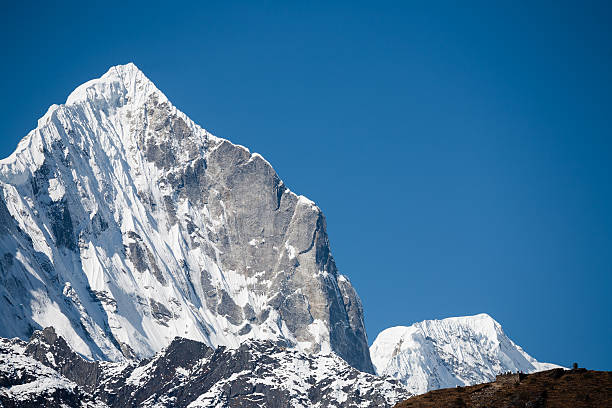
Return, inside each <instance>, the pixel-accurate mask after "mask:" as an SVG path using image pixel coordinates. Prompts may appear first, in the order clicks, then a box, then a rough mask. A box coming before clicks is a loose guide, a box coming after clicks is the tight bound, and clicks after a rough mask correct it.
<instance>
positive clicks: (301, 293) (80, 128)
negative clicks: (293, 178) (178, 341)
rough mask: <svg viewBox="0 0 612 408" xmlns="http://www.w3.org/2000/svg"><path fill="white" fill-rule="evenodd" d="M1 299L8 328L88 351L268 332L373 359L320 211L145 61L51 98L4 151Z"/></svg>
mask: <svg viewBox="0 0 612 408" xmlns="http://www.w3.org/2000/svg"><path fill="white" fill-rule="evenodd" d="M0 310H1V311H2V313H1V314H0V335H1V336H5V337H12V336H18V337H20V338H22V339H25V338H27V337H29V336H30V334H32V332H33V331H34V330H36V329H41V328H43V327H46V326H54V327H55V328H56V330H57V331H58V333H59V334H60V335H61V336H63V337H64V338H66V341H67V342H68V343H69V344H70V346H71V347H73V348H74V349H75V350H76V351H78V352H79V353H81V354H83V355H85V356H88V357H91V358H103V359H111V360H121V359H124V358H126V357H146V356H151V355H153V354H154V353H155V352H157V351H159V350H161V349H162V348H163V347H165V346H167V345H168V344H170V342H171V341H172V339H173V338H175V337H176V336H179V337H185V338H190V339H194V340H198V341H202V342H204V343H206V344H207V345H209V346H213V347H216V346H219V345H226V346H230V347H237V346H238V345H239V344H241V343H242V342H244V341H245V340H247V339H270V340H275V341H276V340H283V341H286V342H287V343H288V344H289V345H291V346H293V347H297V348H298V349H300V350H304V351H308V352H314V353H316V352H319V351H322V352H328V351H334V352H335V353H337V354H338V355H339V356H341V357H342V358H343V359H345V360H346V361H347V362H348V363H349V364H351V365H352V366H354V367H356V368H358V369H360V370H363V371H368V372H373V367H372V364H371V361H370V357H369V352H368V346H367V338H366V333H365V329H364V324H363V310H362V307H361V302H360V300H359V298H358V296H357V294H356V293H355V291H354V289H353V287H352V286H351V284H350V282H349V281H348V280H347V279H346V278H345V277H343V276H342V275H339V274H338V271H337V268H336V265H335V262H334V259H333V257H332V255H331V251H330V246H329V241H328V237H327V233H326V226H325V218H324V216H323V214H322V212H321V210H320V209H319V208H318V207H317V206H316V205H315V204H314V203H313V202H311V201H310V200H308V199H306V198H305V197H302V196H298V195H296V194H294V193H292V192H291V191H290V190H289V189H288V188H287V187H286V186H285V184H284V183H283V182H282V181H281V180H280V178H279V177H278V175H277V174H276V173H275V171H274V169H273V168H272V167H271V166H270V164H269V163H268V162H267V161H266V160H264V159H263V158H262V157H261V156H260V155H258V154H251V153H250V152H249V150H247V149H246V148H244V147H242V146H237V145H234V144H232V143H230V142H229V141H227V140H224V139H220V138H217V137H215V136H213V135H211V134H210V133H208V132H206V131H205V130H204V129H202V128H200V127H199V126H198V125H196V124H195V123H193V122H192V121H191V120H190V119H189V118H188V117H187V116H186V115H184V114H183V113H182V112H180V111H178V110H177V109H176V108H175V107H174V106H172V104H171V103H170V102H169V101H168V100H167V98H166V97H165V96H164V95H163V94H162V93H161V92H160V91H159V90H158V89H157V88H156V87H155V86H154V85H153V83H152V82H150V81H149V80H148V79H147V78H146V77H145V76H144V75H143V73H142V72H140V71H139V70H138V69H137V68H136V67H135V66H134V65H133V64H128V65H123V66H117V67H113V68H111V69H110V70H109V71H108V72H107V73H106V74H104V75H103V76H102V77H101V78H98V79H94V80H92V81H89V82H87V83H85V84H83V85H81V86H80V87H78V88H77V89H76V90H75V91H74V92H73V93H72V94H71V95H70V96H69V97H68V99H67V101H66V103H65V104H63V105H53V106H52V107H51V108H50V109H49V111H48V112H47V113H46V114H45V116H43V117H42V118H41V119H40V120H39V122H38V127H37V128H36V129H35V130H33V131H32V132H30V133H29V134H28V135H27V136H26V137H25V138H24V139H23V140H22V141H21V143H20V144H19V146H18V148H17V150H16V151H15V153H13V154H12V155H11V156H10V157H9V158H7V159H4V160H1V161H0Z"/></svg>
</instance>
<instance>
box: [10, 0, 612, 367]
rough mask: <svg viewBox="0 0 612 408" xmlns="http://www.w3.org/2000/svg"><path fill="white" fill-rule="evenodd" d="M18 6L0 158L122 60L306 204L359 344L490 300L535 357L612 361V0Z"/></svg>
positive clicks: (484, 307) (487, 308) (482, 308)
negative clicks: (324, 236)
mask: <svg viewBox="0 0 612 408" xmlns="http://www.w3.org/2000/svg"><path fill="white" fill-rule="evenodd" d="M19 3H20V2H12V4H11V5H5V6H4V9H3V13H2V15H0V41H1V45H2V50H3V52H2V64H0V86H1V88H0V89H2V98H1V100H0V109H1V111H2V113H3V118H2V121H0V134H1V135H2V138H1V141H0V156H2V157H4V156H7V155H9V154H10V153H11V152H12V151H13V149H14V148H15V146H16V145H17V142H18V141H19V139H20V138H21V137H23V136H24V135H25V134H26V133H27V132H28V131H29V130H30V129H32V128H33V127H35V125H36V120H37V119H38V117H40V116H42V115H43V114H44V112H45V111H46V110H47V108H48V106H49V105H51V104H52V103H62V102H63V101H65V99H66V97H67V95H68V94H69V93H70V92H71V90H72V89H73V88H75V87H76V86H77V85H79V84H80V83H82V82H85V81H86V80H88V79H91V78H94V77H98V76H100V75H101V74H102V73H104V72H105V71H106V70H107V69H108V67H110V66H111V65H116V64H121V63H126V62H129V61H133V62H134V63H136V65H138V66H139V67H140V68H141V69H142V70H143V71H144V72H145V74H147V75H148V76H149V78H151V79H152V80H153V81H154V82H155V83H156V85H157V86H158V87H159V88H160V89H161V90H162V91H163V92H164V93H165V94H166V95H167V96H168V98H169V99H170V100H171V101H172V102H173V103H174V104H175V105H176V106H177V107H178V108H179V109H181V110H183V111H184V112H185V113H187V114H188V115H189V116H190V117H191V118H192V119H194V120H195V121H196V122H198V123H199V124H201V125H202V126H203V127H205V128H206V129H208V130H209V131H211V132H213V133H215V134H216V135H218V136H221V137H225V138H228V139H230V140H232V141H233V142H235V143H239V144H243V145H245V146H248V147H249V148H250V149H251V150H252V151H256V152H259V153H261V154H263V155H264V157H266V158H267V159H268V160H269V161H270V162H271V163H272V164H273V165H274V167H275V169H276V170H277V172H278V173H279V175H280V176H281V178H283V179H284V180H285V182H286V183H287V184H288V186H289V187H290V188H291V189H292V190H294V191H296V192H298V193H301V194H304V195H306V196H308V197H309V198H311V199H313V200H314V201H316V202H317V204H318V205H319V206H320V207H321V208H322V209H323V211H324V212H325V214H326V217H327V222H328V232H329V235H330V240H331V244H332V250H333V253H334V256H335V258H336V262H337V264H338V267H339V269H340V271H341V272H342V273H344V274H346V275H348V276H349V277H350V279H351V281H352V282H353V284H354V285H355V286H356V288H357V290H358V292H359V294H360V296H361V298H362V300H363V303H364V307H365V312H366V316H365V318H366V326H367V329H368V335H369V339H370V342H371V341H373V340H374V338H375V336H376V334H377V333H378V332H379V331H380V330H382V329H384V328H386V327H389V326H393V325H408V324H411V323H412V322H415V321H420V320H423V319H433V318H443V317H449V316H458V315H466V314H476V313H480V312H487V313H489V314H491V315H492V316H493V317H494V318H496V319H497V320H498V321H499V322H500V323H501V324H502V325H503V327H504V328H505V330H506V332H507V333H508V334H509V335H510V337H511V338H512V339H514V340H515V341H516V342H517V343H518V344H520V345H521V346H523V347H524V348H525V350H526V351H527V352H529V353H530V354H532V355H533V356H534V357H536V358H537V359H539V360H541V361H550V362H555V363H560V364H565V365H570V364H571V363H572V362H574V361H577V362H578V363H579V364H580V365H581V366H586V367H588V368H593V369H607V370H612V353H611V352H610V346H612V343H611V341H610V339H612V319H611V312H612V300H610V298H611V292H612V291H611V289H612V277H611V276H612V183H611V180H610V178H611V177H610V176H611V175H612V32H611V31H612V25H611V24H610V21H612V8H611V7H610V6H609V3H607V2H591V1H589V2H578V1H576V2H573V3H568V2H559V1H555V2H546V1H542V2H537V3H538V4H537V5H534V4H532V3H533V2H519V1H514V2H468V3H464V4H467V6H466V7H463V8H461V7H458V6H457V5H456V3H454V2H453V3H446V2H435V3H433V2H431V4H427V5H424V4H420V3H416V2H415V3H414V4H411V3H410V2H350V3H348V2H347V3H342V2H334V3H333V4H327V2H301V3H298V2H289V3H285V2H282V3H275V2H257V3H255V2H244V3H235V2H233V3H230V2H218V3H217V2H193V3H180V2H175V3H173V4H172V5H170V3H169V2H163V3H162V2H157V1H147V2H142V3H138V2H113V1H105V2H103V3H102V2H101V3H95V2H94V4H93V5H92V4H87V6H84V5H83V4H84V2H80V1H79V2H71V1H66V2H62V5H61V6H55V5H53V4H51V3H52V2H44V3H41V4H39V5H29V6H21V5H20V4H19ZM428 3H430V2H428Z"/></svg>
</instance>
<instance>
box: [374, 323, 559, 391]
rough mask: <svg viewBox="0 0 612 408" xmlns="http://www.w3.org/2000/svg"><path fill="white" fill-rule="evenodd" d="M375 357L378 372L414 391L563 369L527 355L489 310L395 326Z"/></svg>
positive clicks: (378, 342)
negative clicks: (508, 373)
mask: <svg viewBox="0 0 612 408" xmlns="http://www.w3.org/2000/svg"><path fill="white" fill-rule="evenodd" d="M370 355H371V357H372V363H373V364H374V367H375V369H376V372H377V373H378V374H379V375H389V376H391V377H393V378H396V379H398V380H400V381H401V382H402V383H404V384H405V385H406V386H407V387H408V389H409V390H410V391H411V392H413V393H415V394H421V393H424V392H427V391H429V390H432V389H438V388H447V387H455V386H458V385H459V386H464V385H473V384H477V383H482V382H487V381H492V380H493V379H494V378H495V376H496V375H497V374H499V373H502V372H507V371H512V372H516V371H522V372H526V373H529V372H535V371H540V370H544V369H550V368H554V367H558V366H556V365H554V364H547V363H539V362H538V361H536V360H535V359H534V358H533V357H531V356H530V355H528V354H527V353H525V352H524V351H523V349H522V348H521V347H519V346H517V345H516V344H515V343H514V342H513V341H512V340H510V339H509V338H508V337H507V336H506V334H505V333H504V331H503V329H502V327H501V325H500V324H499V323H498V322H497V321H495V319H493V318H492V317H491V316H489V315H488V314H485V313H483V314H478V315H475V316H464V317H451V318H447V319H442V320H425V321H422V322H419V323H415V324H413V325H412V326H398V327H391V328H389V329H386V330H383V331H382V332H381V333H380V334H379V335H378V336H377V338H376V340H375V341H374V343H373V344H372V346H371V347H370Z"/></svg>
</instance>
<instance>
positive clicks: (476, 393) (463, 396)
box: [396, 368, 612, 408]
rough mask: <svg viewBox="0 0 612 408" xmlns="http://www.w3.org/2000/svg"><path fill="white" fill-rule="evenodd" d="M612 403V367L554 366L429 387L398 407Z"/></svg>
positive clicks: (594, 406) (554, 407) (594, 407)
mask: <svg viewBox="0 0 612 408" xmlns="http://www.w3.org/2000/svg"><path fill="white" fill-rule="evenodd" d="M604 407H612V371H589V370H586V369H584V368H582V369H575V370H564V369H562V368H555V369H552V370H547V371H542V372H539V373H535V374H517V373H514V374H509V375H498V376H497V377H496V381H494V382H490V383H486V384H479V385H475V386H471V387H456V388H447V389H442V390H436V391H430V392H428V393H426V394H423V395H418V396H415V397H411V398H409V399H408V400H406V401H403V402H401V403H399V404H397V405H396V408H604Z"/></svg>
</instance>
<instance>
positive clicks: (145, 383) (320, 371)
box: [0, 328, 410, 408]
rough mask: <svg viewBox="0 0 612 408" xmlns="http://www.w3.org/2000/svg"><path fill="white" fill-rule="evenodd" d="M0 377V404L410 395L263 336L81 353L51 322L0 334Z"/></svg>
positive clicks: (386, 401) (362, 402) (318, 403)
mask: <svg viewBox="0 0 612 408" xmlns="http://www.w3.org/2000/svg"><path fill="white" fill-rule="evenodd" d="M24 362H25V363H26V364H24ZM24 365H25V367H26V370H29V371H27V373H26V374H24V370H23V368H20V367H22V366H24ZM30 367H31V369H30ZM0 385H2V387H0V406H6V407H24V408H25V407H37V406H45V407H66V406H69V407H81V406H82V407H92V408H93V407H100V408H103V407H117V408H119V407H121V408H124V407H156V408H163V407H168V408H170V407H172V408H174V407H177V408H181V407H190V408H195V407H219V408H221V407H230V406H231V407H253V406H265V407H272V408H273V407H279V408H280V407H283V408H285V407H367V406H371V407H388V406H391V405H393V404H394V403H396V402H398V401H401V400H404V399H406V398H407V397H409V396H410V394H409V393H408V392H406V390H405V389H404V388H403V387H402V386H401V384H400V383H399V382H398V381H395V380H391V379H383V378H379V377H376V376H374V375H372V374H367V373H363V372H360V371H358V370H356V369H355V368H353V367H351V366H349V365H348V364H347V363H346V362H345V361H344V360H343V359H341V358H340V357H338V356H336V355H335V354H333V353H331V354H328V355H323V354H308V353H304V352H302V351H299V350H297V349H296V348H287V347H285V345H284V344H281V343H278V342H272V341H270V340H248V341H246V342H245V343H243V344H241V345H240V347H238V348H233V349H230V348H226V347H223V346H220V347H218V348H216V349H212V348H210V347H208V346H206V345H205V344H203V343H201V342H197V341H193V340H187V339H183V338H175V339H174V340H173V341H172V342H171V343H170V344H169V345H168V346H167V347H166V348H164V349H162V351H160V352H159V353H157V354H155V355H154V356H153V357H152V358H150V359H145V360H142V361H127V362H108V361H88V360H85V359H83V358H82V357H81V356H80V355H79V354H77V353H75V352H74V351H73V350H72V349H71V348H70V346H69V345H68V344H67V343H66V341H65V340H64V339H63V338H62V337H60V336H58V335H57V333H56V332H55V330H54V329H53V328H46V329H44V330H42V331H36V332H34V334H33V335H32V338H31V339H30V341H29V342H28V343H25V342H24V341H21V340H18V339H12V340H8V339H1V340H0ZM24 390H26V391H27V392H23V391H24ZM2 404H4V405H2Z"/></svg>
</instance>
